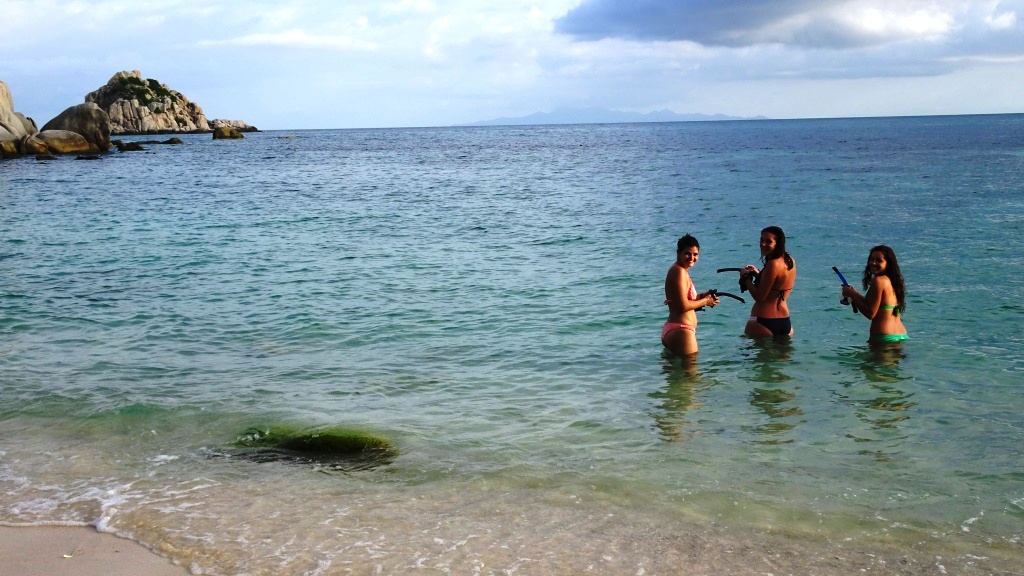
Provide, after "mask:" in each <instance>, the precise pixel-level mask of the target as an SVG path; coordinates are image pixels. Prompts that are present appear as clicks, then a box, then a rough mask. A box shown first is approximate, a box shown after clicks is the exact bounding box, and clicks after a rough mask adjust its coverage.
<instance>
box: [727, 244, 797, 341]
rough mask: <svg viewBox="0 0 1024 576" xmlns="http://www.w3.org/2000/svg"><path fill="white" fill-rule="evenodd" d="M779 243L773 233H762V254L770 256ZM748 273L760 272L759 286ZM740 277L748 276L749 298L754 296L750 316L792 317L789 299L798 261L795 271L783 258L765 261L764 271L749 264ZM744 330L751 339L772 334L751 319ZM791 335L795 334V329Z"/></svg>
mask: <svg viewBox="0 0 1024 576" xmlns="http://www.w3.org/2000/svg"><path fill="white" fill-rule="evenodd" d="M777 242H778V239H777V238H775V235H774V234H772V233H771V232H762V233H761V241H760V247H761V255H762V256H765V257H767V256H768V255H769V254H771V253H772V252H773V251H774V250H775V246H776V243H777ZM747 272H760V273H761V280H760V281H759V282H758V284H759V285H758V286H754V281H753V278H751V277H750V276H744V275H745V274H746V273H747ZM740 278H746V279H745V280H744V281H743V282H744V286H746V287H747V290H748V291H749V292H750V297H751V298H753V299H754V306H753V307H752V308H751V309H750V315H751V316H755V317H760V318H788V317H789V305H788V304H787V303H786V298H788V297H789V291H790V290H792V289H793V285H794V284H795V283H796V262H795V261H794V262H793V269H792V270H790V269H789V268H787V267H786V260H785V259H784V258H782V257H779V258H772V259H771V260H768V261H766V262H765V264H764V269H763V270H758V269H757V267H755V266H752V265H747V266H746V268H744V271H743V272H740ZM780 295H781V298H780ZM743 333H744V334H746V335H747V336H750V337H751V338H767V337H770V336H772V332H771V330H769V329H768V328H766V327H764V326H762V325H761V324H758V323H757V322H754V321H752V320H748V321H747V326H746V328H745V329H744V330H743ZM790 334H792V331H791V332H790Z"/></svg>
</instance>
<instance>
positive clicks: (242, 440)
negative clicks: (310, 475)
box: [231, 426, 398, 469]
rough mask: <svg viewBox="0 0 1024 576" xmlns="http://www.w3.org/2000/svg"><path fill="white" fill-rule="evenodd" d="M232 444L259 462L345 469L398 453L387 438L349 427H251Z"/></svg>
mask: <svg viewBox="0 0 1024 576" xmlns="http://www.w3.org/2000/svg"><path fill="white" fill-rule="evenodd" d="M231 446H233V447H235V448H241V449H243V450H244V454H245V455H246V456H249V457H250V458H253V459H255V460H259V461H279V460H287V461H296V462H306V463H317V464H326V465H329V466H330V467H332V468H344V469H367V468H373V467H376V466H380V465H384V464H388V463H390V462H391V460H392V459H394V457H395V456H397V455H398V448H397V447H396V446H395V445H394V444H393V443H392V442H391V441H390V440H388V439H386V438H382V437H380V436H375V435H373V434H370V433H368V432H364V431H362V430H353V429H350V428H317V429H314V430H308V429H297V428H290V427H287V426H262V427H251V428H249V429H247V430H246V431H245V432H244V433H243V434H242V435H240V436H239V437H238V438H236V439H235V440H234V441H233V442H232V443H231Z"/></svg>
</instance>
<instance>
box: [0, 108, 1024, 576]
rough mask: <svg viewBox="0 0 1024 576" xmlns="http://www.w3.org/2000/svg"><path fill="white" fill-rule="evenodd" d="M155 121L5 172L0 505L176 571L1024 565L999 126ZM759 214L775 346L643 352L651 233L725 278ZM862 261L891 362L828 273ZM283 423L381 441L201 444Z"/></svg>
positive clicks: (1009, 135) (1013, 278) (725, 570)
mask: <svg viewBox="0 0 1024 576" xmlns="http://www.w3.org/2000/svg"><path fill="white" fill-rule="evenodd" d="M135 139H138V138H135ZM183 140H185V144H184V145H181V146H166V145H163V146H160V145H153V146H148V145H147V146H146V147H147V151H146V152H141V153H140V152H136V153H117V152H114V153H111V154H108V155H106V156H105V157H104V158H103V159H102V160H101V161H95V162H86V161H74V160H72V159H70V158H61V159H58V160H57V161H52V162H36V161H35V160H32V159H20V160H16V161H5V162H2V163H0V202H2V211H0V241H2V244H0V335H2V338H0V524H8V525H32V524H72V525H78V524H94V525H97V526H98V527H99V528H100V529H102V530H105V531H110V532H114V533H117V534H119V535H122V536H125V537H129V538H133V539H136V540H138V541H140V542H142V543H143V544H145V545H147V546H150V547H153V548H154V549H155V550H157V551H158V552H159V553H161V554H163V555H165V556H168V557H170V558H171V559H173V560H174V561H176V562H179V563H181V564H183V565H185V566H188V567H189V568H190V569H191V570H192V571H193V572H194V573H196V574H225V575H226V574H413V573H416V574H419V573H427V574H432V573H451V574H470V573H473V574H511V573H516V574H582V573H593V574H765V573H774V574H788V573H794V574H800V573H816V574H848V573H851V572H856V571H861V570H867V571H870V572H872V573H883V574H887V573H893V574H918V573H919V574H940V573H950V574H1024V569H1022V568H1020V566H1022V565H1024V466H1022V464H1021V462H1022V461H1024V460H1022V452H1024V394H1021V385H1022V375H1024V361H1022V359H1021V358H1022V356H1024V336H1022V332H1021V328H1022V319H1024V304H1022V297H1024V280H1022V275H1021V274H1020V272H1019V271H1020V270H1021V269H1022V265H1024V240H1022V238H1021V235H1020V230H1021V221H1022V215H1024V115H1004V116H961V117H923V118H888V119H845V120H802V121H757V122H716V123H667V124H633V125H629V124H623V125H587V126H537V127H514V128H513V127H505V128H500V127H499V128H436V129H389V130H338V131H296V132H264V133H257V134H247V135H246V138H245V139H244V140H242V141H232V142H226V141H213V140H211V139H210V138H209V136H208V135H197V136H187V137H185V138H183ZM773 224H774V225H779V226H781V227H782V228H784V229H785V230H786V232H787V235H788V236H789V250H790V252H791V253H792V254H793V256H794V257H795V258H796V260H797V262H798V266H799V277H798V280H797V284H796V289H795V290H794V292H793V293H792V296H791V298H790V307H791V310H792V314H793V322H794V325H795V330H796V335H795V337H794V338H793V339H792V340H791V341H789V342H787V343H775V342H770V343H759V342H754V341H751V340H749V339H746V338H744V337H742V336H741V334H742V331H743V326H744V323H745V322H746V318H747V316H748V314H749V304H747V305H743V304H740V303H739V302H735V301H731V300H726V301H723V303H722V305H720V306H719V307H717V308H715V309H713V310H709V311H706V312H703V313H701V314H702V315H701V317H700V327H699V330H698V339H699V341H700V346H701V352H700V355H699V357H698V360H697V362H696V364H695V365H692V366H687V365H683V364H682V363H680V362H679V361H678V360H677V359H673V358H671V357H670V356H669V355H667V354H666V353H665V352H664V351H663V350H662V347H661V345H660V342H659V333H660V328H661V323H662V322H663V321H664V318H665V316H666V310H665V307H664V306H663V305H662V299H663V293H662V283H663V280H664V275H665V271H666V270H667V268H668V267H669V265H670V264H671V263H672V261H673V259H674V251H675V241H676V239H677V238H678V237H679V236H680V235H682V234H684V233H692V234H694V235H695V236H697V238H698V239H699V240H700V242H701V248H702V252H701V259H700V261H699V262H698V264H697V266H696V267H695V268H694V269H693V270H692V271H691V275H692V276H693V278H694V280H695V282H696V284H697V287H698V289H700V290H704V289H707V288H719V289H721V290H726V291H732V292H738V290H737V289H736V288H737V287H736V284H735V275H734V274H716V273H715V270H716V269H717V268H720V267H731V266H743V265H745V264H748V263H755V264H756V263H758V262H757V258H758V248H757V240H758V234H759V231H760V229H761V228H762V227H764V226H767V225H773ZM878 243H885V244H889V245H891V246H893V247H894V248H895V250H896V253H897V255H898V256H899V258H900V263H901V266H902V268H903V272H904V276H905V278H906V281H907V287H908V306H907V312H906V316H905V323H906V324H907V327H908V329H909V331H910V335H911V340H910V341H909V342H907V343H906V344H904V345H903V346H902V347H900V348H897V349H894V350H885V351H873V350H869V349H868V348H867V346H866V344H865V340H866V338H867V329H868V322H867V320H865V319H863V318H862V317H859V316H855V315H854V314H852V312H851V311H850V309H849V308H848V307H843V306H841V305H840V304H839V286H838V282H837V279H836V277H835V275H834V274H833V272H832V270H831V267H832V266H838V267H839V268H840V269H841V270H842V271H843V272H844V273H845V274H846V276H847V277H848V278H849V279H850V280H851V281H853V280H854V279H855V278H856V279H857V280H856V282H855V283H856V284H859V279H860V276H861V271H862V270H863V267H864V263H865V260H866V257H867V251H868V249H869V248H870V247H871V246H873V245H875V244H878ZM748 302H749V300H748ZM275 425H288V426H295V427H310V428H314V427H318V426H346V427H355V428H360V429H365V430H368V431H371V432H373V433H376V434H378V435H381V436H383V437H386V438H388V439H390V440H392V441H393V442H394V443H395V444H396V445H397V446H398V449H399V455H398V456H397V457H396V458H394V459H393V460H391V461H389V462H386V463H383V464H382V465H379V466H366V465H346V464H344V463H338V462H327V463H324V462H319V463H318V462H310V461H303V460H283V461H279V460H275V461H264V460H263V459H258V458H251V457H246V455H245V454H243V453H240V452H239V451H237V450H235V449H233V448H232V447H231V446H230V443H231V442H232V441H233V440H234V439H236V438H237V437H238V436H239V435H240V434H242V433H243V432H244V431H245V430H246V429H247V428H249V427H251V426H275Z"/></svg>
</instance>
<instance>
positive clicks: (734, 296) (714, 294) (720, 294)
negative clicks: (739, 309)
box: [697, 288, 747, 310]
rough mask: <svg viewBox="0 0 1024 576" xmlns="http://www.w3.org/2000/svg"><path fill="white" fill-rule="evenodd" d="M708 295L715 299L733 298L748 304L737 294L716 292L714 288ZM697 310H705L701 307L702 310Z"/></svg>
mask: <svg viewBox="0 0 1024 576" xmlns="http://www.w3.org/2000/svg"><path fill="white" fill-rule="evenodd" d="M708 294H710V295H712V296H714V297H715V298H718V297H719V296H728V297H729V298H733V299H735V300H739V301H740V302H743V303H744V304H746V303H747V301H746V300H744V299H743V298H740V297H739V296H737V295H735V294H730V293H728V292H719V291H718V290H716V289H714V288H712V289H711V290H708ZM697 310H704V307H703V306H701V307H700V308H697Z"/></svg>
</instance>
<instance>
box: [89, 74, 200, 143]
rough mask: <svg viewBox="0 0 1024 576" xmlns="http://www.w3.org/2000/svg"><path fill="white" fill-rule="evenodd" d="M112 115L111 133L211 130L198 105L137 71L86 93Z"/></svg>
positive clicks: (118, 77) (117, 76)
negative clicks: (144, 78) (145, 77)
mask: <svg viewBox="0 0 1024 576" xmlns="http://www.w3.org/2000/svg"><path fill="white" fill-rule="evenodd" d="M85 101H86V102H92V103H95V104H96V105H98V106H99V107H100V108H101V109H103V110H104V111H105V112H106V113H107V116H108V117H109V118H110V132H111V134H164V133H174V132H209V131H210V130H211V128H210V123H209V121H207V119H206V116H205V115H204V114H203V109H202V108H200V107H199V105H198V104H196V103H194V102H190V101H189V99H188V98H186V97H185V96H184V95H182V94H181V92H177V91H175V90H171V89H170V88H168V87H167V85H166V84H161V83H159V82H157V81H156V80H153V79H152V78H148V79H146V80H143V79H142V74H141V73H140V72H139V71H138V70H131V71H123V72H118V73H117V74H114V76H113V77H112V78H111V79H110V81H109V82H107V84H106V85H105V86H102V87H100V88H99V89H98V90H96V91H93V92H90V93H89V94H87V95H86V96H85Z"/></svg>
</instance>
